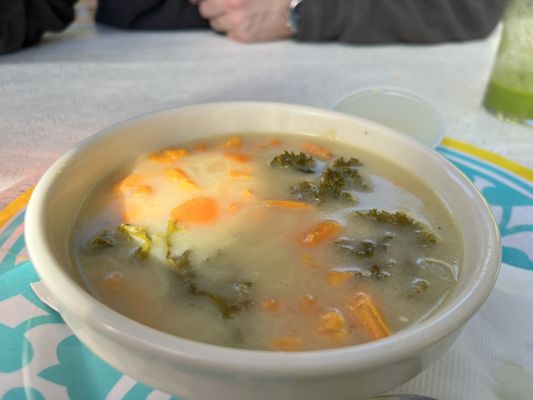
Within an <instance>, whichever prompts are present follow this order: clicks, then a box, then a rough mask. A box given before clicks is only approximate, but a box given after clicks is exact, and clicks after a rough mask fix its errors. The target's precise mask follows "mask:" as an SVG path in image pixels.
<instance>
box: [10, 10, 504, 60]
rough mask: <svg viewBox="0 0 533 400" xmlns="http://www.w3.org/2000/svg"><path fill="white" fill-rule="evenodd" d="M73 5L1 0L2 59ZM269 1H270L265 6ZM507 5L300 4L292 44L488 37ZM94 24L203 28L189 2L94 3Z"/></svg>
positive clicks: (57, 26) (69, 15) (67, 18)
mask: <svg viewBox="0 0 533 400" xmlns="http://www.w3.org/2000/svg"><path fill="white" fill-rule="evenodd" d="M75 1H76V0H0V54H2V53H8V52H11V51H15V50H18V49H20V48H22V47H25V46H29V45H32V44H34V43H36V42H38V41H39V40H40V39H41V37H42V36H43V34H44V32H45V31H56V32H57V31H60V30H62V29H64V28H66V27H67V26H68V25H69V24H70V23H71V22H72V20H73V16H74V15H73V4H74V3H75ZM264 1H268V0H264ZM505 3H506V0H304V2H303V3H302V15H301V19H300V31H299V33H298V35H297V39H298V40H302V41H328V40H336V41H340V42H346V43H359V44H365V43H368V44H374V43H395V42H407V43H437V42H444V41H453V40H469V39H478V38H482V37H485V36H487V35H488V34H489V33H490V32H491V31H492V30H493V29H494V27H495V26H496V24H497V23H498V21H499V20H500V18H501V16H502V14H503V10H504V7H505ZM96 21H97V22H99V23H104V24H107V25H111V26H115V27H117V28H122V29H145V30H149V29H204V28H208V27H209V23H208V21H206V20H204V19H203V18H202V17H201V16H200V15H199V13H198V8H197V7H196V6H193V5H191V4H190V3H189V1H187V0H100V1H99V6H98V11H97V13H96Z"/></svg>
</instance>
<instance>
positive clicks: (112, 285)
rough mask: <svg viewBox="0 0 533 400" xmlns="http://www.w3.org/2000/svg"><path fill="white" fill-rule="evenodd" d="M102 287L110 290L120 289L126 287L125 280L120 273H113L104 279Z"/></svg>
mask: <svg viewBox="0 0 533 400" xmlns="http://www.w3.org/2000/svg"><path fill="white" fill-rule="evenodd" d="M102 285H103V286H104V287H105V288H108V289H118V288H120V287H121V286H123V285H124V279H123V278H122V276H121V274H120V273H117V272H115V273H111V274H109V275H107V276H105V277H104V279H102Z"/></svg>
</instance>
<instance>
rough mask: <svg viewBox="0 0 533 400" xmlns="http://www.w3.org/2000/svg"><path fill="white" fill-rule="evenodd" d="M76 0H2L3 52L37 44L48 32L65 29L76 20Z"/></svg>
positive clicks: (0, 39)
mask: <svg viewBox="0 0 533 400" xmlns="http://www.w3.org/2000/svg"><path fill="white" fill-rule="evenodd" d="M74 3H75V0H2V2H0V54H4V53H9V52H13V51H16V50H19V49H21V48H22V47H26V46H30V45H33V44H35V43H37V42H38V41H39V40H40V39H41V38H42V36H43V34H44V33H45V32H47V31H53V32H58V31H61V30H63V29H65V28H66V27H67V26H68V24H70V23H71V22H72V20H73V19H74V9H73V7H74Z"/></svg>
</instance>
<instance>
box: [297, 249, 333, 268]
mask: <svg viewBox="0 0 533 400" xmlns="http://www.w3.org/2000/svg"><path fill="white" fill-rule="evenodd" d="M300 261H301V262H302V263H304V264H305V265H307V266H308V267H311V268H316V269H324V270H328V269H329V268H330V266H329V265H327V264H326V263H324V262H322V261H320V260H318V259H317V258H316V257H313V256H312V255H311V254H309V253H303V254H302V255H301V256H300Z"/></svg>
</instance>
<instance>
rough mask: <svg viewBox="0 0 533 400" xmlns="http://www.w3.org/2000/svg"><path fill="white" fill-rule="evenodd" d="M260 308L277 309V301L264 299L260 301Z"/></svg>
mask: <svg viewBox="0 0 533 400" xmlns="http://www.w3.org/2000/svg"><path fill="white" fill-rule="evenodd" d="M261 309H262V310H263V311H268V312H277V311H279V302H278V301H276V300H275V299H266V300H263V301H262V302H261Z"/></svg>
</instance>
